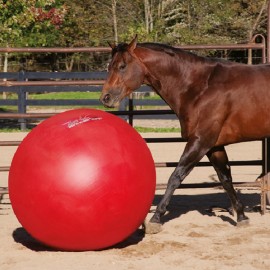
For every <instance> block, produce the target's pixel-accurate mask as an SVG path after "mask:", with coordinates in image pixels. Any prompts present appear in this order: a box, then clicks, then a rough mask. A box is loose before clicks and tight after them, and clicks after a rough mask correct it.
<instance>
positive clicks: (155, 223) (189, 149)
mask: <svg viewBox="0 0 270 270" xmlns="http://www.w3.org/2000/svg"><path fill="white" fill-rule="evenodd" d="M210 148H211V147H209V146H208V143H207V144H205V143H202V141H201V140H200V139H199V138H198V137H195V138H194V139H192V140H189V141H188V142H187V144H186V147H185V150H184V152H183V154H182V156H181V158H180V161H179V163H178V165H177V167H176V168H175V170H174V172H173V173H172V175H171V176H170V178H169V181H168V185H167V189H166V191H165V194H164V196H163V198H162V199H161V201H160V203H159V204H158V206H157V208H156V211H155V214H154V216H153V217H152V218H151V219H150V221H149V222H148V224H145V231H146V233H151V234H153V233H158V232H160V231H161V217H162V216H163V215H164V214H165V213H166V211H167V206H168V204H169V202H170V199H171V197H172V195H173V193H174V191H175V190H176V188H178V187H179V186H180V184H181V183H182V181H183V180H184V179H185V177H186V176H187V175H188V174H189V173H190V172H191V170H192V169H193V168H194V166H195V165H196V164H197V163H198V162H199V161H200V160H201V159H202V157H203V156H204V155H205V154H206V153H207V152H208V151H209V149H210Z"/></svg>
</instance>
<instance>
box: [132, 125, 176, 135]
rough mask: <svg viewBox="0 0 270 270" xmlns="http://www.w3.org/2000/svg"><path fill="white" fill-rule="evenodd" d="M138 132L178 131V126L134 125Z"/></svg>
mask: <svg viewBox="0 0 270 270" xmlns="http://www.w3.org/2000/svg"><path fill="white" fill-rule="evenodd" d="M134 128H135V129H136V130H137V131H138V132H140V133H147V132H149V133H152V132H154V133H170V132H173V133H174V132H177V133H179V132H180V128H174V127H172V128H151V127H136V126H135V127H134Z"/></svg>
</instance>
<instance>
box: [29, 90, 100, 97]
mask: <svg viewBox="0 0 270 270" xmlns="http://www.w3.org/2000/svg"><path fill="white" fill-rule="evenodd" d="M99 97H100V93H99V92H58V93H56V92H53V93H45V94H31V95H29V99H99Z"/></svg>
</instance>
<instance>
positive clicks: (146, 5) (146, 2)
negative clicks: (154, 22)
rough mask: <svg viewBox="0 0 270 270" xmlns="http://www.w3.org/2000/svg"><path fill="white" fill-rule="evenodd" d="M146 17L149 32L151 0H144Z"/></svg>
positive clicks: (147, 31)
mask: <svg viewBox="0 0 270 270" xmlns="http://www.w3.org/2000/svg"><path fill="white" fill-rule="evenodd" d="M144 18H145V30H146V33H147V34H149V32H150V30H149V0H144Z"/></svg>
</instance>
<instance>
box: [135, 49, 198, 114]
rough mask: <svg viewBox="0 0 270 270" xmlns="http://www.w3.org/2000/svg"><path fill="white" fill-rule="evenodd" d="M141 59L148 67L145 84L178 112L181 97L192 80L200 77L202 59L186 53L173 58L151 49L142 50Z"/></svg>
mask: <svg viewBox="0 0 270 270" xmlns="http://www.w3.org/2000/svg"><path fill="white" fill-rule="evenodd" d="M139 58H140V60H141V61H142V63H143V64H144V65H145V67H146V76H145V83H146V84H148V85H150V86H151V87H152V88H153V89H154V91H155V92H157V93H158V94H159V95H160V96H161V97H162V98H163V99H164V100H165V101H166V102H167V103H168V105H169V106H170V107H171V108H172V109H173V110H174V111H175V112H176V110H175V108H176V107H177V108H179V106H180V104H179V95H181V92H183V93H184V92H186V91H187V89H188V88H189V87H190V84H191V83H193V82H192V80H193V81H196V76H200V75H199V73H200V72H198V71H197V70H198V64H199V62H200V58H199V57H198V58H196V56H195V55H194V56H193V55H189V54H185V53H184V52H183V55H181V53H180V54H175V56H171V55H167V54H166V53H161V52H155V51H153V50H149V49H145V50H143V49H142V50H141V51H140V56H139ZM196 73H197V74H198V75H197V74H196ZM191 77H192V80H191ZM176 103H177V104H176ZM176 113H178V112H176Z"/></svg>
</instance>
